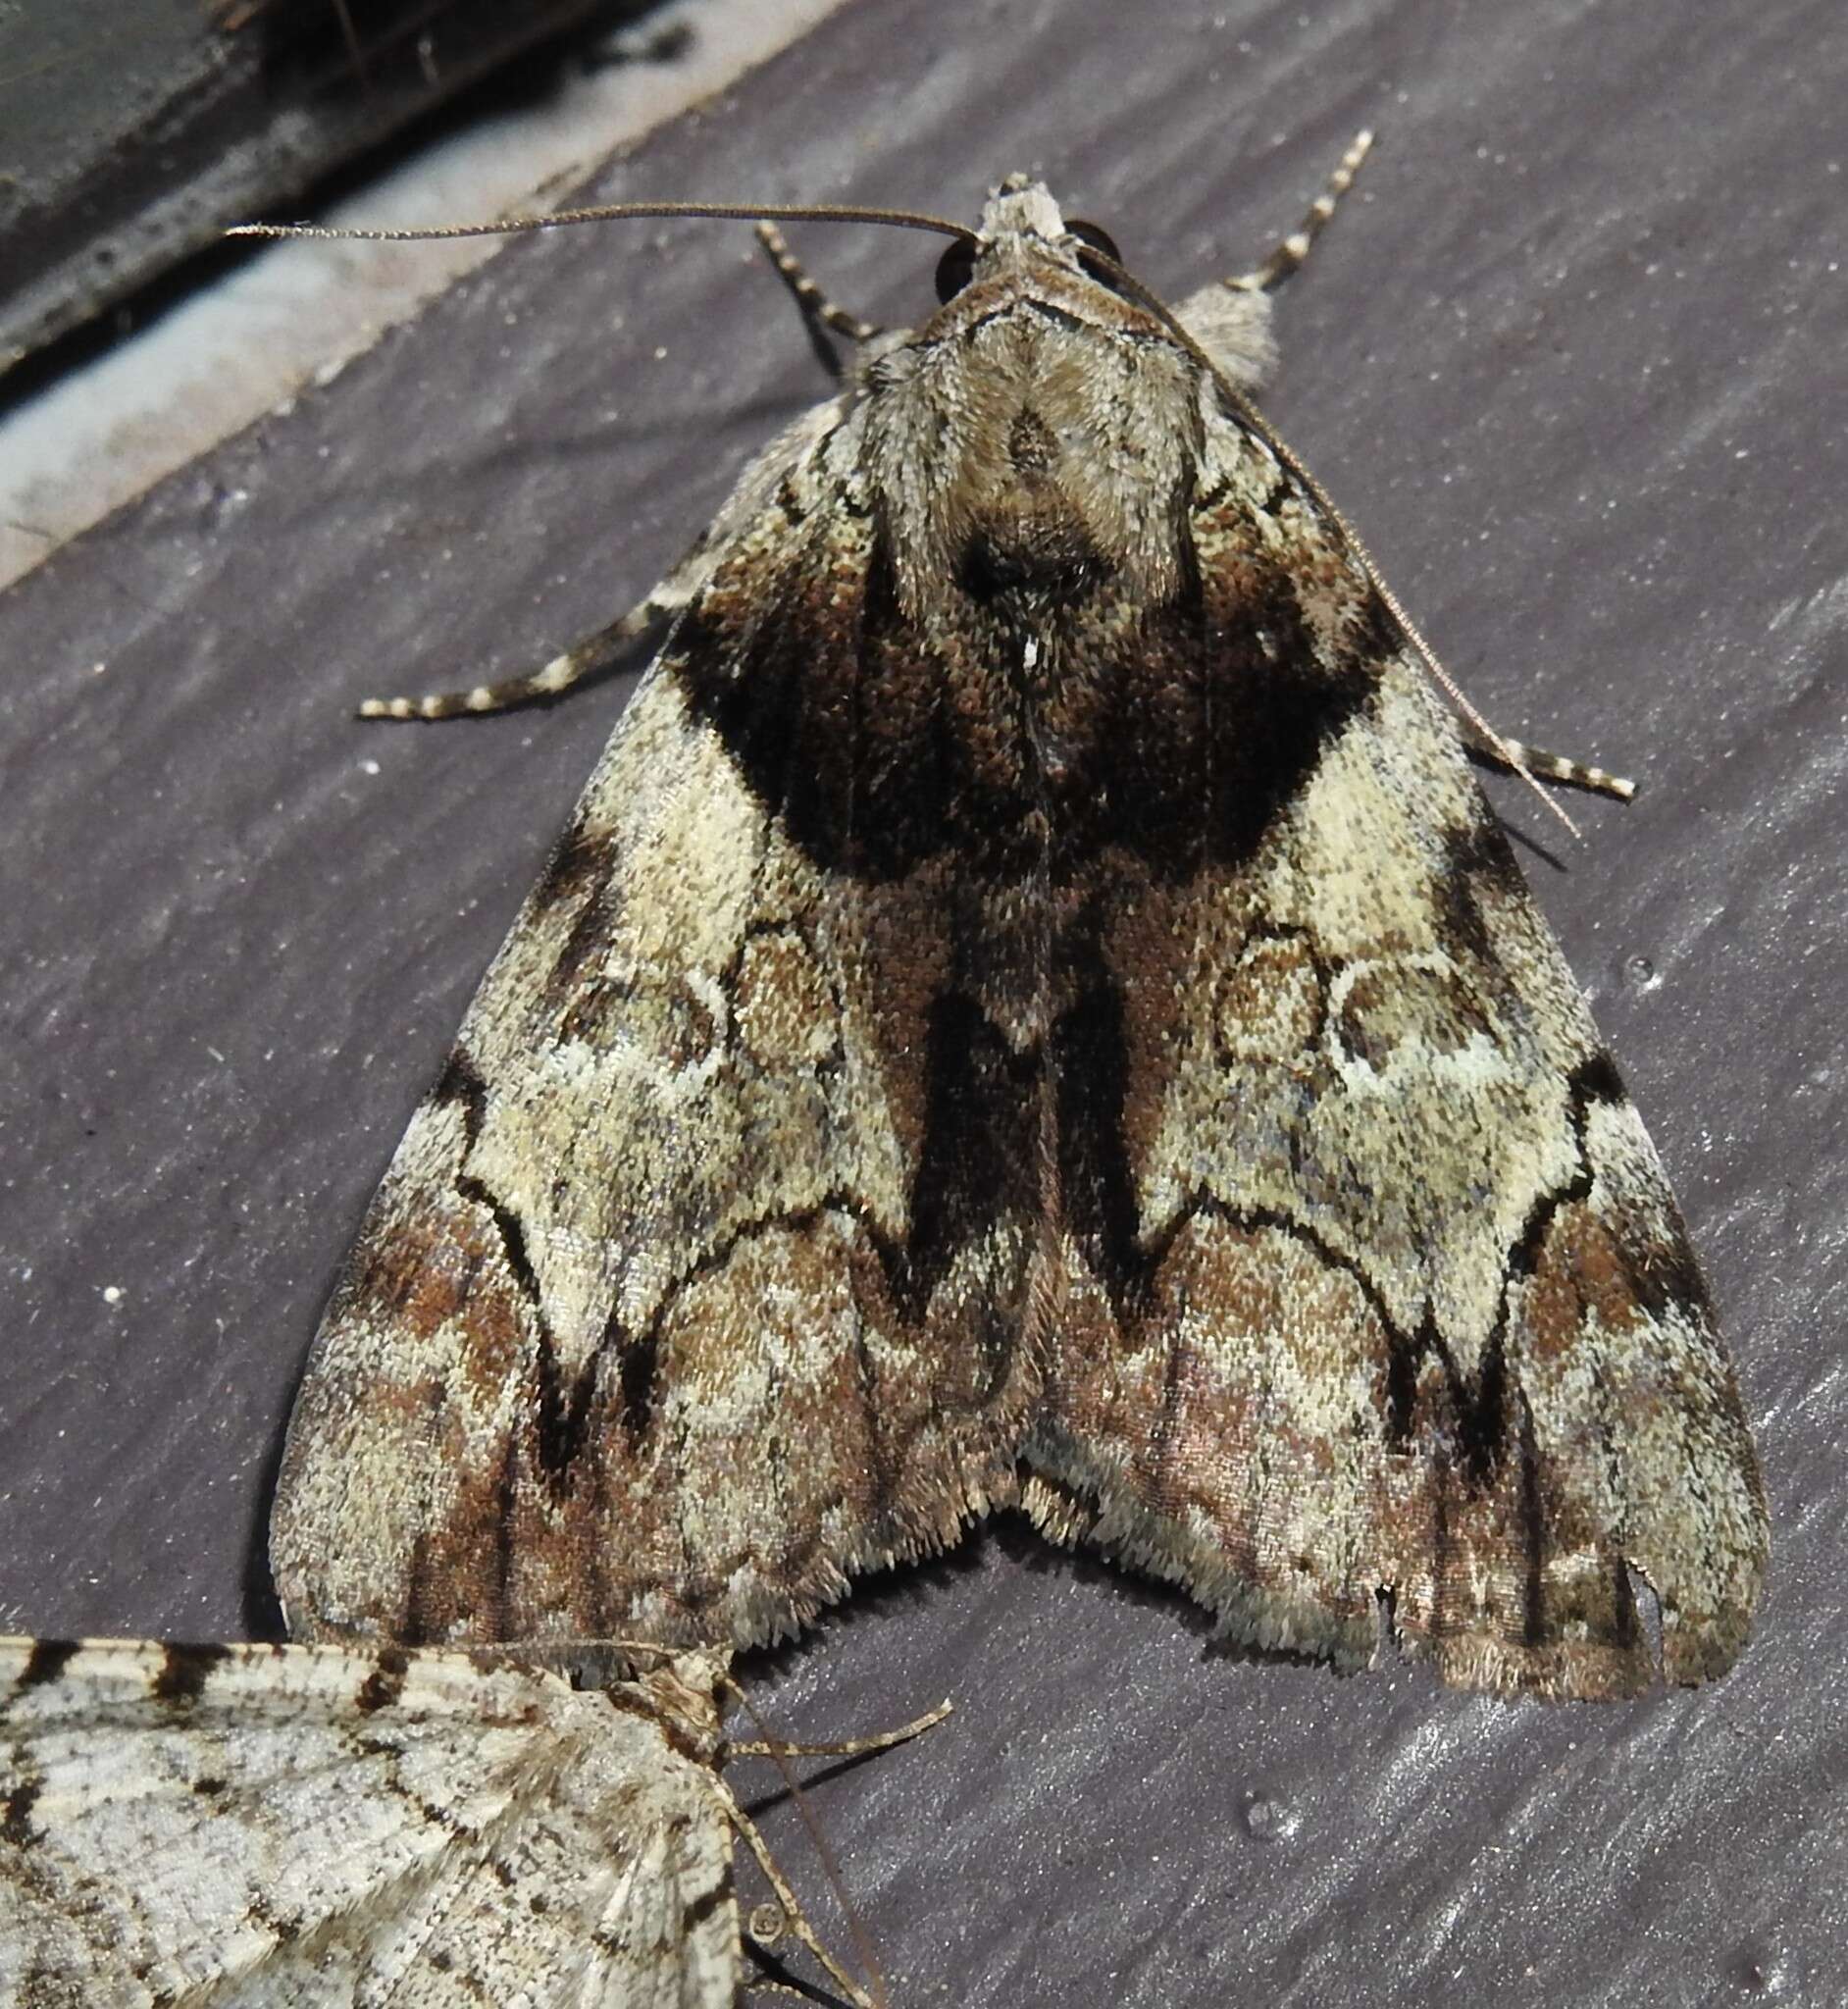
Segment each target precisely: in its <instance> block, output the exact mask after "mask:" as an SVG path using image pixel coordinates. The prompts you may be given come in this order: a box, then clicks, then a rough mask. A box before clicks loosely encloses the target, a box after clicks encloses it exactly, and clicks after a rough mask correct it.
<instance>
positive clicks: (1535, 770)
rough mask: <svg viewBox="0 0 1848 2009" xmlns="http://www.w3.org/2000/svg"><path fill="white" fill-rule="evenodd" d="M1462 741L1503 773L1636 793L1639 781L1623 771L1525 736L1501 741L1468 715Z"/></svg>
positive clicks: (1605, 792)
mask: <svg viewBox="0 0 1848 2009" xmlns="http://www.w3.org/2000/svg"><path fill="white" fill-rule="evenodd" d="M1457 723H1458V726H1459V727H1460V728H1461V730H1462V732H1463V745H1464V747H1466V748H1467V749H1468V752H1469V757H1470V758H1471V759H1472V760H1479V761H1481V762H1482V764H1483V765H1484V766H1485V767H1493V768H1496V769H1498V770H1499V771H1500V772H1502V773H1504V774H1517V773H1520V772H1522V771H1524V772H1526V773H1527V774H1530V775H1531V776H1532V777H1533V778H1534V780H1535V781H1549V782H1552V783H1554V784H1555V785H1556V786H1557V787H1559V788H1565V789H1585V790H1587V791H1588V792H1590V793H1591V794H1593V795H1598V796H1615V797H1616V798H1617V800H1618V801H1619V802H1627V801H1629V800H1630V799H1631V798H1632V797H1633V796H1634V795H1635V794H1636V784H1635V783H1634V782H1633V781H1630V780H1628V779H1627V778H1626V777H1625V776H1623V775H1620V774H1610V773H1607V772H1606V770H1605V769H1604V768H1602V767H1594V766H1593V765H1592V764H1591V762H1590V761H1588V760H1574V759H1572V758H1571V756H1570V755H1569V754H1566V753H1549V752H1548V751H1547V750H1546V749H1545V748H1544V747H1530V746H1528V745H1527V743H1526V742H1525V741H1524V740H1511V739H1508V738H1506V737H1503V738H1502V740H1501V743H1500V744H1499V745H1497V744H1496V742H1495V741H1493V740H1491V739H1489V738H1488V737H1487V736H1486V735H1485V734H1484V733H1482V732H1480V731H1479V730H1478V729H1477V727H1476V726H1475V724H1474V722H1473V721H1472V720H1470V719H1468V718H1459V720H1458V721H1457Z"/></svg>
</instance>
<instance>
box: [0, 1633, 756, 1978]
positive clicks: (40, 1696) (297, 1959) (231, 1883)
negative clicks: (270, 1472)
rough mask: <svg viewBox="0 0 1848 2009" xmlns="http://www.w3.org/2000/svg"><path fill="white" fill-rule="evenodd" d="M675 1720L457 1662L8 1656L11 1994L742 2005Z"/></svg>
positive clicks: (716, 1833) (121, 1644)
mask: <svg viewBox="0 0 1848 2009" xmlns="http://www.w3.org/2000/svg"><path fill="white" fill-rule="evenodd" d="M713 1672H714V1671H713V1669H712V1668H711V1667H710V1666H709V1665H708V1664H706V1663H704V1662H698V1661H694V1662H689V1663H684V1664H683V1666H682V1669H681V1671H680V1674H684V1675H685V1676H686V1680H684V1681H683V1680H680V1679H679V1677H678V1676H676V1677H675V1681H674V1683H673V1684H672V1693H673V1695H674V1696H675V1697H679V1696H680V1695H681V1693H682V1691H683V1689H684V1688H685V1687H686V1686H687V1685H688V1683H689V1682H691V1683H693V1685H695V1686H696V1684H697V1682H698V1681H699V1680H701V1679H703V1680H704V1681H705V1682H706V1684H707V1686H706V1693H707V1695H708V1698H709V1695H710V1680H711V1677H712V1674H713ZM662 1678H663V1679H666V1678H667V1676H665V1675H664V1676H663V1677H662ZM668 1693H669V1690H668V1689H667V1688H661V1689H660V1690H659V1695H660V1697H661V1698H662V1699H663V1700H664V1699H665V1698H666V1697H667V1695H668ZM673 1720H674V1718H673V1714H672V1711H671V1709H667V1708H663V1707H661V1706H660V1703H659V1702H657V1693H656V1689H655V1688H653V1687H650V1686H648V1685H645V1684H627V1685H624V1686H622V1687H619V1688H618V1689H616V1690H614V1691H611V1692H610V1693H608V1694H605V1693H601V1692H585V1693H580V1692H577V1691H575V1690H573V1689H572V1688H570V1687H569V1685H568V1684H567V1683H566V1682H565V1681H563V1680H562V1679H561V1678H559V1677H558V1676H556V1675H553V1674H544V1673H540V1672H536V1671H531V1670H522V1669H513V1668H502V1669H492V1670H488V1669H483V1668H479V1667H477V1666H475V1665H474V1664H473V1663H472V1662H470V1661H469V1660H468V1659H467V1658H465V1657H464V1656H461V1655H454V1654H431V1653H426V1654H410V1655H405V1654H403V1653H401V1652H396V1651H387V1652H385V1653H383V1654H380V1655H375V1656H367V1655H360V1654H352V1653H346V1652H343V1651H339V1650H336V1649H333V1648H326V1647H303V1646H291V1647H268V1646H235V1647H174V1646H162V1645H159V1644H156V1643H153V1642H144V1641H121V1640H104V1641H90V1642H85V1643H82V1644H79V1645H76V1646H70V1645H63V1644H60V1643H57V1642H50V1641H31V1640H11V1641H5V1642H0V1741H3V1742H4V1748H5V1753H6V1758H5V1765H6V1775H5V1796H4V1797H5V1808H6V1813H5V1817H4V1822H3V1824H0V2000H4V2001H6V2002H7V2003H9V2004H18V2005H20V2009H65V2005H77V2004H83V2005H87V2009H154V2005H157V2004H162V2003H171V2002H176V2001H191V2000H193V1999H195V1998H196V1999H199V2000H208V1999H209V2000H210V2001H211V2002H213V2003H215V2004H225V2005H228V2009H229V2005H239V2009H284V2005H294V2004H315V2003H325V2004H328V2005H330V2009H331V2005H334V2004H343V2005H355V2009H370V2005H377V2009H385V2005H386V2004H389V2005H390V2009H412V2005H420V2009H462V2005H464V2004H471V2005H478V2004H480V2003H481V2002H483V2001H492V2002H498V2003H530V2004H533V2005H556V2009H565V2005H574V2009H575V2005H579V2004H586V2005H588V2004H590V2003H596V2004H607V2003H609V2002H616V2001H621V2002H630V2001H634V2002H639V2003H643V2002H645V2003H653V2002H656V2001H658V2002H661V2003H664V2004H673V2005H675V2009H732V2003H733V1997H734V1989H735V1986H736V1980H737V1960H736V1955H737V1919H736V1911H735V1907H734V1906H733V1904H732V1901H731V1895H730V1889H731V1886H730V1863H731V1839H730V1829H729V1826H728V1825H727V1823H726V1821H725V1819H724V1816H723V1814H722V1813H721V1812H720V1810H719V1808H718V1806H717V1805H716V1803H715V1802H714V1800H713V1798H712V1796H711V1795H710V1793H709V1792H708V1791H707V1790H706V1788H705V1785H704V1782H703V1779H702V1777H701V1768H700V1765H699V1764H698V1763H697V1762H695V1761H694V1760H693V1759H690V1758H689V1757H687V1756H684V1755H682V1751H681V1749H680V1748H678V1747H677V1741H676V1740H671V1739H670V1737H669V1735H668V1734H667V1732H666V1729H665V1728H664V1725H665V1724H668V1723H670V1722H672V1721H673ZM711 1720H712V1724H713V1726H714V1727H716V1714H714V1715H713V1717H712V1719H711ZM684 1741H685V1738H684V1736H683V1737H680V1738H679V1739H678V1742H684Z"/></svg>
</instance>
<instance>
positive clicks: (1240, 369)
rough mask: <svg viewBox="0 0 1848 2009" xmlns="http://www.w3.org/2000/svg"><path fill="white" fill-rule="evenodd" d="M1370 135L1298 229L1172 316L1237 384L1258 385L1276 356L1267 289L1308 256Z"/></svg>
mask: <svg viewBox="0 0 1848 2009" xmlns="http://www.w3.org/2000/svg"><path fill="white" fill-rule="evenodd" d="M1372 144H1373V135H1372V134H1371V133H1370V132H1362V133H1361V134H1360V137H1359V138H1358V139H1356V141H1355V142H1354V144H1353V145H1352V146H1351V147H1349V149H1348V150H1347V152H1346V153H1345V154H1343V155H1342V157H1341V165H1340V167H1338V168H1337V169H1336V170H1335V172H1334V174H1333V175H1332V176H1331V177H1330V178H1329V181H1328V186H1327V187H1326V188H1324V189H1323V190H1322V192H1321V194H1319V195H1318V196H1317V197H1316V198H1315V200H1314V202H1313V203H1311V204H1310V206H1309V214H1308V215H1307V216H1306V217H1305V218H1304V219H1303V222H1302V224H1301V225H1300V226H1299V228H1298V229H1296V230H1294V231H1292V232H1291V233H1290V234H1289V236H1287V237H1285V238H1284V239H1283V241H1282V242H1281V243H1280V244H1279V245H1278V246H1277V247H1276V249H1275V250H1274V251H1272V252H1271V254H1270V256H1269V257H1268V258H1266V259H1265V260H1264V262H1263V263H1262V264H1261V265H1259V266H1258V267H1257V268H1256V270H1254V271H1252V272H1248V273H1244V274H1242V275H1241V276H1240V277H1239V278H1237V279H1216V280H1214V281H1213V282H1212V283H1211V284H1210V285H1205V286H1202V287H1201V289H1200V290H1199V291H1198V292H1197V293H1190V294H1189V295H1188V296H1187V298H1186V299H1184V300H1183V301H1181V302H1180V304H1179V305H1178V306H1177V307H1176V308H1175V309H1174V318H1175V319H1176V320H1177V321H1178V322H1179V323H1180V324H1181V326H1182V327H1183V328H1184V329H1186V331H1187V332H1188V334H1189V335H1192V336H1193V337H1194V339H1195V340H1196V341H1197V342H1198V343H1199V344H1200V346H1201V347H1202V348H1203V349H1204V350H1206V354H1207V355H1208V356H1209V357H1210V358H1211V359H1212V363H1213V367H1214V368H1215V369H1216V370H1218V371H1219V372H1220V374H1221V375H1222V376H1224V377H1226V378H1227V379H1228V380H1229V381H1230V382H1231V383H1232V384H1234V385H1236V386H1238V387H1239V388H1240V389H1241V390H1256V389H1258V386H1261V385H1262V383H1263V382H1264V379H1265V378H1266V377H1268V376H1269V374H1270V371H1271V366H1272V365H1273V364H1274V363H1275V362H1276V360H1277V350H1276V343H1275V342H1274V341H1273V340H1272V339H1271V334H1270V295H1271V292H1272V290H1273V289H1274V288H1275V287H1276V286H1278V285H1280V284H1281V283H1283V281H1285V280H1286V279H1288V278H1289V276H1290V275H1291V273H1293V272H1294V271H1295V270H1296V269H1297V267H1298V266H1299V265H1301V264H1302V263H1303V261H1304V259H1306V258H1307V257H1308V256H1309V246H1310V245H1311V244H1312V243H1313V242H1314V241H1315V239H1316V238H1317V237H1318V236H1319V235H1320V234H1321V232H1322V229H1323V227H1324V226H1325V225H1326V224H1327V222H1328V219H1329V218H1330V217H1331V216H1333V215H1334V213H1335V204H1336V203H1337V202H1339V201H1340V200H1341V198H1342V196H1343V195H1344V194H1345V193H1346V192H1347V190H1348V189H1349V187H1350V186H1351V185H1352V184H1353V181H1354V177H1355V171H1356V170H1357V169H1358V168H1359V167H1360V163H1361V161H1362V160H1364V159H1365V158H1366V150H1367V148H1368V147H1370V146H1371V145H1372Z"/></svg>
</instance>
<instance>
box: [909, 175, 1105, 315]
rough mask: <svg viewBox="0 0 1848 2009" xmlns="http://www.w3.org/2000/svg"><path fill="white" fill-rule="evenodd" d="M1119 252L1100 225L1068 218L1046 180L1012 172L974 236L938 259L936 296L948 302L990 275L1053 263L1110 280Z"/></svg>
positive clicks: (989, 204)
mask: <svg viewBox="0 0 1848 2009" xmlns="http://www.w3.org/2000/svg"><path fill="white" fill-rule="evenodd" d="M1100 254H1102V257H1103V258H1104V259H1107V260H1108V261H1109V266H1110V267H1114V266H1117V265H1119V264H1120V263H1121V257H1120V254H1119V253H1118V251H1117V248H1116V245H1115V243H1114V241H1113V240H1112V239H1111V237H1110V235H1109V233H1108V232H1105V231H1101V230H1100V229H1099V228H1098V227H1097V225H1096V224H1087V223H1080V222H1078V221H1077V220H1076V219H1073V220H1072V221H1071V222H1067V221H1066V219H1065V217H1064V216H1063V214H1062V213H1061V212H1060V210H1059V206H1058V204H1057V203H1056V202H1055V201H1053V199H1052V190H1051V189H1050V188H1048V187H1047V185H1046V183H1045V182H1044V181H1035V180H1029V178H1028V177H1027V176H1025V175H1009V176H1008V177H1007V179H1006V180H1004V181H1003V182H1001V185H1000V186H999V187H998V188H996V189H994V190H993V191H992V192H991V193H990V195H989V198H988V202H987V204H986V205H985V206H984V208H983V211H982V221H981V223H980V224H979V225H978V226H977V227H976V232H975V235H974V236H973V237H958V238H955V239H954V240H953V241H952V242H951V244H950V248H949V250H948V251H946V252H945V253H944V255H943V257H942V258H941V259H940V260H939V261H938V266H937V297H938V299H939V300H940V301H944V302H946V303H947V302H949V301H950V300H953V299H954V298H955V296H956V295H957V294H958V293H960V292H962V291H964V290H965V289H966V288H967V287H968V286H970V285H973V284H975V283H979V282H980V281H982V280H985V279H992V278H998V277H1000V276H1001V275H1002V274H1004V273H1006V272H1009V271H1019V270H1021V269H1022V268H1025V267H1029V266H1038V267H1040V268H1042V269H1044V268H1045V266H1046V265H1047V264H1049V263H1051V264H1053V265H1059V266H1063V267H1064V268H1066V270H1068V271H1070V272H1072V273H1074V274H1078V275H1081V276H1082V277H1084V278H1087V279H1093V280H1101V281H1103V282H1104V283H1105V284H1108V283H1109V282H1110V279H1111V277H1112V274H1111V272H1110V270H1109V269H1108V268H1106V267H1105V266H1104V265H1103V264H1101V263H1100V262H1099V260H1100Z"/></svg>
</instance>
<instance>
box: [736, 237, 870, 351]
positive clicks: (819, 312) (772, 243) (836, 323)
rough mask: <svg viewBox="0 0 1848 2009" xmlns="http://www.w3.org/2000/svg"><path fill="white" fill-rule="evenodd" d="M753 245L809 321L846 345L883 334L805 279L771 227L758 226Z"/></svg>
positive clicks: (782, 239)
mask: <svg viewBox="0 0 1848 2009" xmlns="http://www.w3.org/2000/svg"><path fill="white" fill-rule="evenodd" d="M757 241H758V243H760V244H761V245H762V246H763V248H764V249H765V251H767V252H768V253H769V255H770V263H771V264H772V265H774V266H775V267H776V269H777V276H778V277H779V278H780V279H781V280H782V281H783V283H785V284H786V285H787V286H788V287H789V289H790V291H791V292H793V293H794V294H795V295H796V305H797V306H798V307H800V308H801V310H802V312H803V313H804V314H805V315H807V316H808V317H809V319H810V320H813V321H819V322H820V323H821V325H822V326H823V327H824V328H830V329H832V330H833V331H834V332H835V334H836V335H846V336H847V339H848V341H872V340H873V339H874V338H875V337H876V336H878V335H884V334H885V332H886V331H885V330H884V329H883V328H881V327H879V326H878V324H877V323H875V322H871V321H862V320H861V319H860V317H859V316H858V315H857V314H849V313H848V312H847V309H846V308H845V307H838V306H836V305H835V303H834V301H832V300H831V299H829V297H828V295H827V294H826V293H824V292H823V291H822V289H821V288H820V286H818V285H817V284H816V283H815V282H814V281H813V280H812V279H810V278H809V276H808V273H807V271H806V269H805V268H804V267H803V264H802V261H801V260H800V259H799V258H797V257H796V253H795V252H794V251H792V250H791V249H790V247H789V243H788V240H787V239H786V238H785V237H784V235H783V232H781V231H780V230H778V229H777V227H776V225H775V224H759V225H758V226H757Z"/></svg>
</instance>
